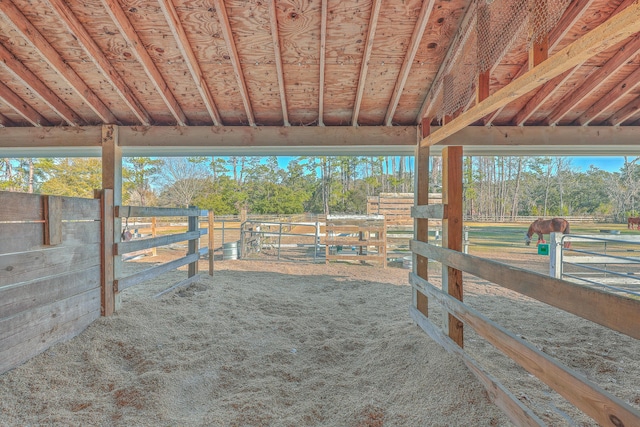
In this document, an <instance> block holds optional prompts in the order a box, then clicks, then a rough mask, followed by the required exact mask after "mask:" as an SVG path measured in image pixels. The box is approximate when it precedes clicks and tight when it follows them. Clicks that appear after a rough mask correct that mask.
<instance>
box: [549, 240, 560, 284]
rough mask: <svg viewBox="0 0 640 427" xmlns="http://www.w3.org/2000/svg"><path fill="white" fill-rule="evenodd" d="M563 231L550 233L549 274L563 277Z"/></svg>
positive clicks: (557, 277)
mask: <svg viewBox="0 0 640 427" xmlns="http://www.w3.org/2000/svg"><path fill="white" fill-rule="evenodd" d="M562 236H563V234H562V233H551V234H549V240H550V242H549V276H551V277H555V278H556V279H562Z"/></svg>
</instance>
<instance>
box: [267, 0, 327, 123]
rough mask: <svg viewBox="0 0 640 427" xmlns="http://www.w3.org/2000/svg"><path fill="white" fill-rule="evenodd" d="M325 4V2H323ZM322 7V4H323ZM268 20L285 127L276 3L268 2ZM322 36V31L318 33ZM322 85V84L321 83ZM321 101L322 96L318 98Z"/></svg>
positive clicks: (322, 68)
mask: <svg viewBox="0 0 640 427" xmlns="http://www.w3.org/2000/svg"><path fill="white" fill-rule="evenodd" d="M325 3H326V2H325ZM323 7H324V4H323ZM269 18H270V20H271V37H272V38H273V53H274V56H275V62H276V74H277V75H278V89H279V92H280V105H282V119H283V121H284V125H285V126H290V123H289V113H288V108H287V94H286V91H285V86H284V72H283V71H282V54H281V53H280V31H279V29H278V11H277V10H276V1H275V0H271V1H270V2H269ZM320 34H321V36H322V30H321V32H320ZM320 44H321V46H320V49H321V50H320V79H321V80H323V79H324V75H323V74H324V45H323V44H322V41H321V42H320ZM321 83H324V82H321ZM320 98H321V99H322V96H320Z"/></svg>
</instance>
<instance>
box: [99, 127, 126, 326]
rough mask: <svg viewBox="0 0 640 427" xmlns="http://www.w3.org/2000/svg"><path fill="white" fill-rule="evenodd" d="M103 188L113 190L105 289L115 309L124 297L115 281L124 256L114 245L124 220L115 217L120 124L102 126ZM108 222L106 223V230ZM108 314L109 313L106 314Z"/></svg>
mask: <svg viewBox="0 0 640 427" xmlns="http://www.w3.org/2000/svg"><path fill="white" fill-rule="evenodd" d="M102 188H103V189H105V190H111V191H112V192H113V198H112V201H110V205H108V206H104V211H105V212H106V213H107V216H106V217H105V221H108V220H109V218H112V223H113V225H112V232H113V233H112V234H111V242H110V245H109V246H107V245H106V243H105V251H106V252H105V258H111V260H112V263H111V267H110V266H109V263H105V265H104V267H103V268H107V267H109V268H111V271H109V272H107V271H105V272H104V274H105V277H107V278H110V279H109V280H110V282H105V286H106V287H109V288H111V289H110V290H107V291H105V294H110V293H111V292H113V301H114V302H113V307H114V308H113V309H114V310H119V309H120V307H121V305H122V299H121V296H120V293H119V292H118V291H117V289H115V288H114V287H113V286H114V283H115V281H116V280H118V279H119V278H120V276H121V271H122V257H121V256H114V247H115V244H116V243H119V242H120V236H121V232H122V220H121V219H120V218H115V216H114V213H115V206H120V205H122V148H121V147H120V143H119V137H118V126H115V125H103V126H102ZM107 226H108V224H105V225H104V227H105V230H106V229H107ZM107 241H108V236H107V235H106V234H105V242H107ZM105 316H108V314H105Z"/></svg>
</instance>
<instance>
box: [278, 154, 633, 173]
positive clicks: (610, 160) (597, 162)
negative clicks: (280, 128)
mask: <svg viewBox="0 0 640 427" xmlns="http://www.w3.org/2000/svg"><path fill="white" fill-rule="evenodd" d="M294 158H295V157H289V156H279V157H278V165H280V167H281V168H283V169H286V168H287V164H288V163H289V162H290V161H291V159H294ZM570 158H571V164H572V165H573V167H574V168H576V169H578V170H580V171H583V172H586V171H587V170H589V166H591V165H593V166H595V167H597V168H598V169H601V170H604V171H607V172H619V171H620V169H621V168H622V165H623V164H624V157H622V156H598V157H587V156H575V157H570Z"/></svg>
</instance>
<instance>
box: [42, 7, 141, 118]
mask: <svg viewBox="0 0 640 427" xmlns="http://www.w3.org/2000/svg"><path fill="white" fill-rule="evenodd" d="M47 1H48V2H49V6H50V7H51V8H52V9H53V10H54V11H55V12H56V13H57V14H58V17H59V18H60V20H61V21H62V23H63V24H64V26H65V27H66V28H67V31H69V33H71V34H72V35H73V36H74V37H75V39H76V40H77V41H78V43H79V44H80V46H81V47H82V48H83V49H84V51H85V52H87V54H88V56H89V58H91V60H92V61H93V63H94V65H95V66H96V67H97V68H98V69H99V70H100V72H101V73H102V75H103V76H104V77H105V78H106V79H107V80H108V81H109V83H111V86H112V87H113V88H114V89H115V90H116V93H117V94H118V96H120V98H121V99H122V100H123V101H124V103H125V104H127V106H128V107H129V109H130V110H131V111H132V112H133V114H134V115H135V116H136V118H137V119H138V120H139V121H140V124H143V125H145V126H148V125H150V124H151V118H150V117H149V113H147V111H146V110H145V108H144V107H143V106H142V104H141V103H140V101H139V100H138V99H137V98H136V97H135V95H134V94H133V92H132V91H131V89H129V86H127V84H126V83H125V81H124V79H123V78H122V76H121V75H120V74H119V73H118V71H117V70H116V69H115V67H114V66H113V65H111V62H110V61H109V60H108V59H107V57H106V56H105V54H104V53H103V52H102V50H101V49H100V47H99V46H98V45H97V43H96V42H95V41H94V40H93V38H92V37H91V35H90V34H89V32H88V31H87V30H86V28H85V27H84V26H83V25H82V23H80V21H79V20H78V18H77V17H76V16H75V15H74V14H73V12H72V11H71V9H70V8H69V6H67V2H66V1H64V0H47Z"/></svg>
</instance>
